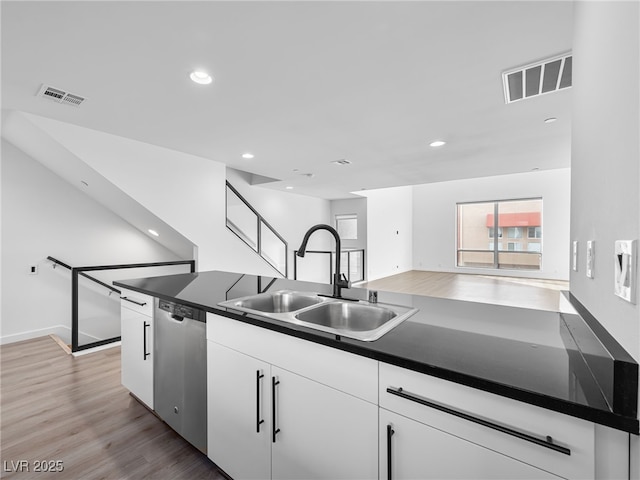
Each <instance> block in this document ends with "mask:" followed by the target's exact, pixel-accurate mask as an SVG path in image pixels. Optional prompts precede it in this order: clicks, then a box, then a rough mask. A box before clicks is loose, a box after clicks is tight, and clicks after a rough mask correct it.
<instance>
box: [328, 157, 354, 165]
mask: <svg viewBox="0 0 640 480" xmlns="http://www.w3.org/2000/svg"><path fill="white" fill-rule="evenodd" d="M331 163H335V164H336V165H351V162H350V161H349V160H347V159H346V158H341V159H340V160H334V161H333V162H331Z"/></svg>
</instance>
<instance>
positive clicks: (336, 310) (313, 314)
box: [296, 301, 397, 332]
mask: <svg viewBox="0 0 640 480" xmlns="http://www.w3.org/2000/svg"><path fill="white" fill-rule="evenodd" d="M396 316H397V314H396V313H395V312H393V311H392V310H389V309H388V308H384V307H377V306H373V305H367V304H362V303H360V302H358V303H352V302H340V301H337V302H331V303H325V304H324V305H321V306H319V307H318V308H312V309H311V310H306V311H304V312H301V313H298V314H297V315H296V318H297V319H298V320H301V321H303V322H307V323H313V324H314V325H320V326H322V327H330V328H333V329H339V330H352V331H354V332H366V331H367V330H375V329H376V328H379V327H381V326H382V325H384V324H385V323H387V322H388V321H389V320H391V319H392V318H394V317H396Z"/></svg>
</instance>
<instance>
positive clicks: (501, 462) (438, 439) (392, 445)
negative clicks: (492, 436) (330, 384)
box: [379, 408, 560, 480]
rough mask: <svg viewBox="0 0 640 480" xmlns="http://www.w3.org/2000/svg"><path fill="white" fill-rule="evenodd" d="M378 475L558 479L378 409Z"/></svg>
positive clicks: (441, 478)
mask: <svg viewBox="0 0 640 480" xmlns="http://www.w3.org/2000/svg"><path fill="white" fill-rule="evenodd" d="M379 443H380V479H381V480H383V479H389V480H391V479H393V480H403V479H405V480H414V479H418V478H419V479H422V480H429V479H434V480H445V479H460V480H463V479H464V480H467V479H472V478H473V479H475V480H482V479H486V480H494V479H495V480H497V479H510V480H516V479H536V480H538V479H558V478H560V477H557V476H555V475H552V474H550V473H548V472H545V471H543V470H540V469H538V468H535V467H532V466H530V465H527V464H526V463H523V462H520V461H518V460H514V459H513V458H510V457H507V456H505V455H502V454H500V453H497V452H494V451H493V450H489V449H488V448H485V447H482V446H479V445H476V444H475V443H472V442H469V441H467V440H464V439H462V438H459V437H456V436H455V435H451V434H450V433H447V432H443V431H441V430H438V429H436V428H433V427H431V426H428V425H424V424H422V423H420V422H417V421H415V420H411V419H409V418H406V417H404V416H401V415H398V414H396V413H393V412H389V411H387V410H384V409H382V408H381V409H380V439H379Z"/></svg>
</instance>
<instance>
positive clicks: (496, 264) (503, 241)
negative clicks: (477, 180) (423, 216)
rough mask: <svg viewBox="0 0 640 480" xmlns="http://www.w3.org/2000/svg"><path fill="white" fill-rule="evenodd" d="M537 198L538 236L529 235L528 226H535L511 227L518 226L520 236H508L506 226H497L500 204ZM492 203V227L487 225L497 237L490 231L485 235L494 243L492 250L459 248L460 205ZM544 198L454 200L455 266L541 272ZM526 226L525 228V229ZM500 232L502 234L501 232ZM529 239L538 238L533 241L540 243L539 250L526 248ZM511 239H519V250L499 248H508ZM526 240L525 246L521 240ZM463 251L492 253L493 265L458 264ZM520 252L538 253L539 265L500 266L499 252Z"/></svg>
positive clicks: (535, 198)
mask: <svg viewBox="0 0 640 480" xmlns="http://www.w3.org/2000/svg"><path fill="white" fill-rule="evenodd" d="M535 200H538V201H540V225H539V226H538V228H540V237H533V238H532V237H529V236H528V234H529V228H535V227H529V226H527V227H524V226H521V227H513V228H520V229H521V236H520V237H514V238H512V237H509V236H508V231H507V230H505V229H506V228H508V227H499V226H498V223H499V211H500V208H499V206H500V204H506V203H510V202H525V201H535ZM483 203H484V204H493V219H494V224H493V227H489V228H491V229H492V230H493V231H494V232H495V231H496V230H497V231H498V235H499V236H498V237H497V238H496V237H495V235H494V236H493V237H491V236H490V232H489V233H487V237H488V238H489V239H491V240H492V243H493V245H494V248H493V250H490V249H489V250H481V249H473V248H471V249H461V248H460V239H461V232H460V225H461V223H460V207H461V206H464V205H473V204H483ZM543 213H544V199H543V197H542V196H539V197H538V196H536V197H524V198H506V199H498V200H476V201H471V202H456V209H455V216H456V218H455V229H456V232H455V233H456V234H455V239H456V240H455V242H456V244H455V247H454V251H455V262H454V265H455V268H463V269H479V270H503V271H505V270H511V271H534V272H535V271H537V272H541V271H542V270H543V256H542V243H543V239H542V224H543V218H544V214H543ZM525 228H526V230H525ZM501 233H502V234H501ZM529 239H533V240H539V242H535V243H538V244H539V245H540V248H539V251H533V252H532V251H530V250H529V248H528V245H529V243H528V240H529ZM509 240H512V242H509ZM513 240H520V242H518V243H520V247H521V249H520V250H502V249H500V247H504V246H507V248H508V244H509V243H513ZM523 240H524V241H526V242H527V246H526V248H525V245H523V244H522V241H523ZM465 251H478V252H487V253H493V265H492V266H477V265H474V266H468V265H460V253H461V252H465ZM514 252H517V253H522V254H529V255H539V262H538V265H539V267H537V268H525V267H523V268H514V267H504V266H503V267H501V266H500V254H501V253H514Z"/></svg>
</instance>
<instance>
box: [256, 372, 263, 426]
mask: <svg viewBox="0 0 640 480" xmlns="http://www.w3.org/2000/svg"><path fill="white" fill-rule="evenodd" d="M263 378H264V374H263V373H262V372H260V370H256V432H257V433H260V425H262V424H263V423H264V419H261V418H260V380H261V379H263Z"/></svg>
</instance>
